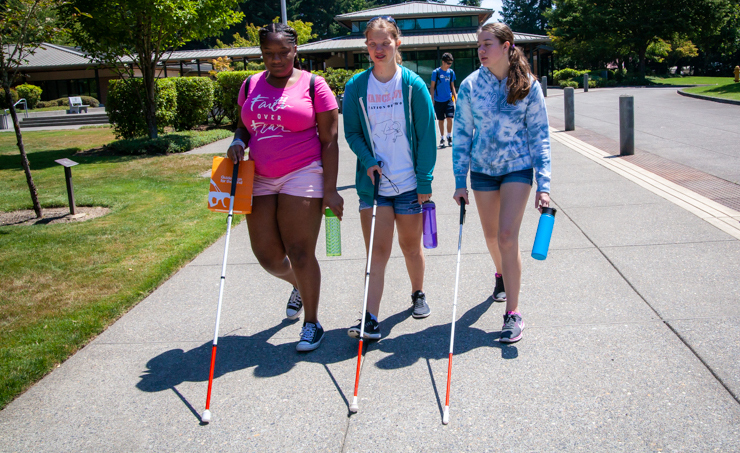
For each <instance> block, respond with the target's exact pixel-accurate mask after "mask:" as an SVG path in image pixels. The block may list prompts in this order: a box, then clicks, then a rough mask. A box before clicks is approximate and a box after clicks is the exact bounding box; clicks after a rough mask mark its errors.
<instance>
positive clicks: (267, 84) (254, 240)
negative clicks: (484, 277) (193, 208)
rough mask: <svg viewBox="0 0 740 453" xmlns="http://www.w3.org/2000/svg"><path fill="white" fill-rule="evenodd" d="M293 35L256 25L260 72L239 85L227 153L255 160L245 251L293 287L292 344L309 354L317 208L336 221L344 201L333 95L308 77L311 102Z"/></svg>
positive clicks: (317, 274) (316, 330) (317, 273)
mask: <svg viewBox="0 0 740 453" xmlns="http://www.w3.org/2000/svg"><path fill="white" fill-rule="evenodd" d="M297 38H298V34H297V33H296V31H295V30H294V29H293V28H291V27H289V26H287V25H283V24H270V25H268V26H266V27H264V28H262V29H260V31H259V39H260V48H261V49H262V58H263V60H264V62H265V68H266V71H265V72H262V73H260V74H255V75H254V76H252V77H251V78H249V79H247V80H245V82H244V84H243V85H242V88H241V90H240V92H239V101H238V103H239V106H240V107H241V112H240V113H241V114H240V116H239V119H238V121H239V122H238V126H237V129H236V133H235V134H234V141H233V142H232V143H231V145H230V147H229V150H228V153H227V155H228V157H229V158H231V159H232V160H233V161H234V162H238V161H240V160H242V159H243V158H244V152H245V148H249V159H250V160H253V161H254V163H255V178H254V189H253V203H252V213H251V214H249V215H247V227H248V229H249V239H250V242H251V244H252V251H253V252H254V254H255V256H256V257H257V259H258V261H259V263H260V265H262V267H263V268H264V269H265V270H266V271H267V272H269V273H270V274H272V275H274V276H276V277H278V278H280V279H282V280H285V281H286V282H288V283H290V284H291V285H293V291H292V293H291V295H290V299H289V301H288V306H287V309H286V316H287V317H288V318H290V319H295V318H297V317H298V316H300V313H301V311H302V310H304V309H305V315H304V322H303V328H302V329H301V334H300V340H299V342H298V344H297V345H296V349H297V350H298V351H312V350H314V349H316V348H317V347H318V346H319V344H320V343H321V340H322V338H323V335H324V330H323V328H322V327H321V324H320V323H319V320H318V308H319V292H320V289H321V270H320V269H319V263H318V260H317V259H316V240H317V238H318V235H319V230H320V227H321V217H322V213H323V210H324V208H326V207H328V208H330V209H331V210H332V211H333V212H334V214H335V215H336V216H337V217H339V218H340V219H341V217H342V213H343V208H344V200H343V199H342V197H341V196H339V194H338V193H337V167H338V159H339V157H338V155H339V147H338V145H337V127H338V113H337V112H338V110H337V103H336V99H335V98H334V95H333V94H332V92H331V90H330V89H329V86H328V85H327V84H326V81H324V79H323V78H321V77H316V78H315V79H314V90H313V91H314V93H313V99H312V96H311V93H310V91H311V90H310V85H311V78H312V76H311V74H310V73H308V72H305V71H302V70H301V69H300V66H299V65H298V59H297V56H296V53H297V46H296V43H297V42H296V41H297ZM247 81H249V84H247ZM247 85H248V86H247Z"/></svg>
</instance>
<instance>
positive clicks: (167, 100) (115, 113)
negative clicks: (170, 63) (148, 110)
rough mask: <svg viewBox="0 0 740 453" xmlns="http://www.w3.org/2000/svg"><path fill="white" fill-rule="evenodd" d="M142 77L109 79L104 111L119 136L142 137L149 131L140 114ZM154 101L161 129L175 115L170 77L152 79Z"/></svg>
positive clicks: (174, 100)
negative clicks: (153, 82)
mask: <svg viewBox="0 0 740 453" xmlns="http://www.w3.org/2000/svg"><path fill="white" fill-rule="evenodd" d="M144 96H145V94H144V80H143V79H123V80H111V82H110V86H109V90H108V103H107V105H106V108H105V111H106V113H107V114H108V118H109V119H110V122H111V123H112V124H113V130H114V131H115V133H116V136H118V137H122V138H134V137H144V136H147V135H149V130H148V128H147V125H146V117H145V114H144ZM155 99H156V102H157V111H156V117H157V130H158V131H159V132H160V133H162V132H164V128H165V126H171V125H172V123H173V121H174V119H175V116H176V115H177V89H176V88H175V82H174V81H173V80H172V79H157V80H156V81H155Z"/></svg>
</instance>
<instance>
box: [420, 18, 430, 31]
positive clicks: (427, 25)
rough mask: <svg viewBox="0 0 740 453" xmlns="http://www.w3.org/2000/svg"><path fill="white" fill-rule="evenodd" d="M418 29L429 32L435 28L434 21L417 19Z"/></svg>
mask: <svg viewBox="0 0 740 453" xmlns="http://www.w3.org/2000/svg"><path fill="white" fill-rule="evenodd" d="M416 23H417V25H418V26H417V28H419V29H422V30H429V29H432V28H434V19H432V18H429V19H416Z"/></svg>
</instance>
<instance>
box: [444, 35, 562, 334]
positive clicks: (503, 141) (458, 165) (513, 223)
mask: <svg viewBox="0 0 740 453" xmlns="http://www.w3.org/2000/svg"><path fill="white" fill-rule="evenodd" d="M478 57H479V58H480V62H481V67H480V69H478V70H477V71H475V72H473V73H472V74H471V75H470V76H468V77H467V78H466V79H465V80H464V81H463V83H462V85H461V86H460V92H459V97H458V101H457V109H456V112H455V126H454V134H453V142H452V161H453V170H454V172H455V188H456V190H455V194H454V198H455V200H456V201H457V202H458V204H459V203H460V201H461V199H462V200H463V201H464V202H465V203H468V190H467V177H468V171H470V182H471V187H472V189H473V194H474V195H475V202H476V205H477V207H478V213H479V215H480V219H481V224H482V226H483V234H484V236H485V238H486V244H487V245H488V250H489V252H490V253H491V257H492V258H493V262H494V264H495V266H496V275H495V287H494V291H493V295H492V296H491V297H492V298H493V300H495V301H497V302H504V301H505V302H506V314H505V315H504V326H503V328H502V332H501V337H500V341H501V342H504V343H513V342H516V341H519V340H520V339H521V337H522V330H523V329H524V321H523V320H522V315H521V313H520V312H519V288H520V286H521V277H522V261H521V256H520V253H519V227H520V226H521V224H522V218H523V217H524V209H525V208H526V204H527V200H528V199H529V194H530V190H531V187H532V180H533V176H534V179H536V180H537V195H536V196H535V208H537V209H540V210H541V208H543V207H547V206H549V205H550V135H549V125H548V121H547V110H546V108H545V98H544V96H543V94H542V89H541V87H540V84H539V82H537V80H536V79H535V78H534V76H533V75H532V71H531V69H530V67H529V63H528V62H527V59H526V58H525V57H524V54H523V52H522V51H521V49H517V48H516V47H515V45H514V34H513V33H512V31H511V29H510V28H509V27H508V26H506V25H504V24H501V23H490V24H486V25H483V26H482V27H481V28H479V29H478ZM504 288H506V289H504Z"/></svg>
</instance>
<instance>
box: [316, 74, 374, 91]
mask: <svg viewBox="0 0 740 453" xmlns="http://www.w3.org/2000/svg"><path fill="white" fill-rule="evenodd" d="M362 71H363V69H356V70H354V71H350V70H348V69H341V68H326V71H314V72H313V73H314V74H316V75H319V76H321V77H323V78H324V80H326V83H327V85H329V88H331V91H332V92H333V93H334V95H335V96H338V95H340V94H344V86H345V85H346V84H347V82H349V79H351V78H352V76H354V75H355V74H359V73H360V72H362Z"/></svg>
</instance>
